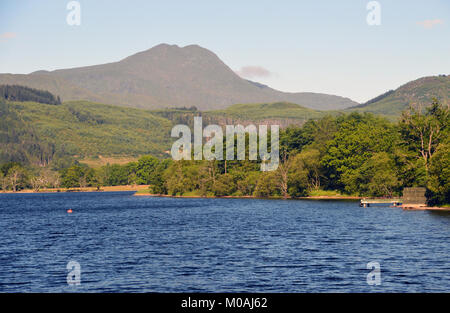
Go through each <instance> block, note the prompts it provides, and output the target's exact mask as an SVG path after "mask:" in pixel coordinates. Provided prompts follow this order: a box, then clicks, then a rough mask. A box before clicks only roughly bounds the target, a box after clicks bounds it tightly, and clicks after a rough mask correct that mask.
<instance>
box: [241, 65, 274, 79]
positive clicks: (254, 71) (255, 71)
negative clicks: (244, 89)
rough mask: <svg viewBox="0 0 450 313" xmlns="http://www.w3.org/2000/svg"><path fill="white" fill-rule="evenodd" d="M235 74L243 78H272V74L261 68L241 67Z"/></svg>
mask: <svg viewBox="0 0 450 313" xmlns="http://www.w3.org/2000/svg"><path fill="white" fill-rule="evenodd" d="M236 74H238V75H239V76H241V77H243V78H255V77H269V76H272V72H270V71H269V70H267V69H265V68H264V67H262V66H252V65H249V66H243V67H241V69H240V70H238V71H236Z"/></svg>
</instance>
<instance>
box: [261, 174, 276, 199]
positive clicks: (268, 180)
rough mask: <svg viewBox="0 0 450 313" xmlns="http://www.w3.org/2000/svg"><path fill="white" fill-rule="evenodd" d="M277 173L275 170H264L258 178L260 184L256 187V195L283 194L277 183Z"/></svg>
mask: <svg viewBox="0 0 450 313" xmlns="http://www.w3.org/2000/svg"><path fill="white" fill-rule="evenodd" d="M277 180H278V177H277V174H276V173H275V172H263V173H261V176H260V178H259V179H258V184H257V185H256V188H255V196H257V197H270V196H279V195H280V194H281V192H280V189H279V187H278V184H277Z"/></svg>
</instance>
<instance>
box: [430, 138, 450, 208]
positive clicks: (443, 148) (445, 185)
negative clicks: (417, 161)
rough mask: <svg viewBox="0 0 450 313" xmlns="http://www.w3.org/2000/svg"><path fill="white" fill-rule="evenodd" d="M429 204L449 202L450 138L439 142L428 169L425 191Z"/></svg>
mask: <svg viewBox="0 0 450 313" xmlns="http://www.w3.org/2000/svg"><path fill="white" fill-rule="evenodd" d="M427 198H428V204H429V205H443V204H450V139H449V137H447V138H446V141H445V143H441V144H440V145H439V146H438V147H437V148H436V152H435V154H434V156H433V162H432V163H431V164H430V169H429V182H428V192H427Z"/></svg>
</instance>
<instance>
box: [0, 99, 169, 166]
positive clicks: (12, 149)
mask: <svg viewBox="0 0 450 313" xmlns="http://www.w3.org/2000/svg"><path fill="white" fill-rule="evenodd" d="M0 121H1V123H0V145H1V146H2V147H6V148H2V149H1V150H0V162H8V161H11V160H14V161H20V162H23V163H24V164H37V165H47V164H48V163H50V162H51V161H55V159H59V158H69V157H77V158H83V157H89V156H98V155H103V156H139V155H145V154H149V153H151V154H153V155H155V156H158V157H165V156H167V155H166V154H164V153H163V151H166V150H169V148H170V142H171V137H170V129H171V125H172V124H171V122H170V121H168V120H167V119H164V118H161V117H158V116H155V115H154V114H152V113H150V112H149V111H145V110H139V109H129V108H121V107H116V106H111V105H103V104H95V103H90V102H83V101H78V102H68V103H64V104H62V105H58V106H48V105H43V104H40V103H34V102H21V103H17V102H8V103H5V102H2V101H1V100H0ZM31 125H33V126H32V127H31Z"/></svg>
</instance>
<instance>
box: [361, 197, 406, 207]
mask: <svg viewBox="0 0 450 313" xmlns="http://www.w3.org/2000/svg"><path fill="white" fill-rule="evenodd" d="M402 203H403V201H402V199H399V198H392V199H376V198H372V199H370V198H369V199H367V198H363V199H361V201H360V203H359V206H360V207H363V208H367V207H370V205H371V204H390V205H392V206H401V205H402Z"/></svg>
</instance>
